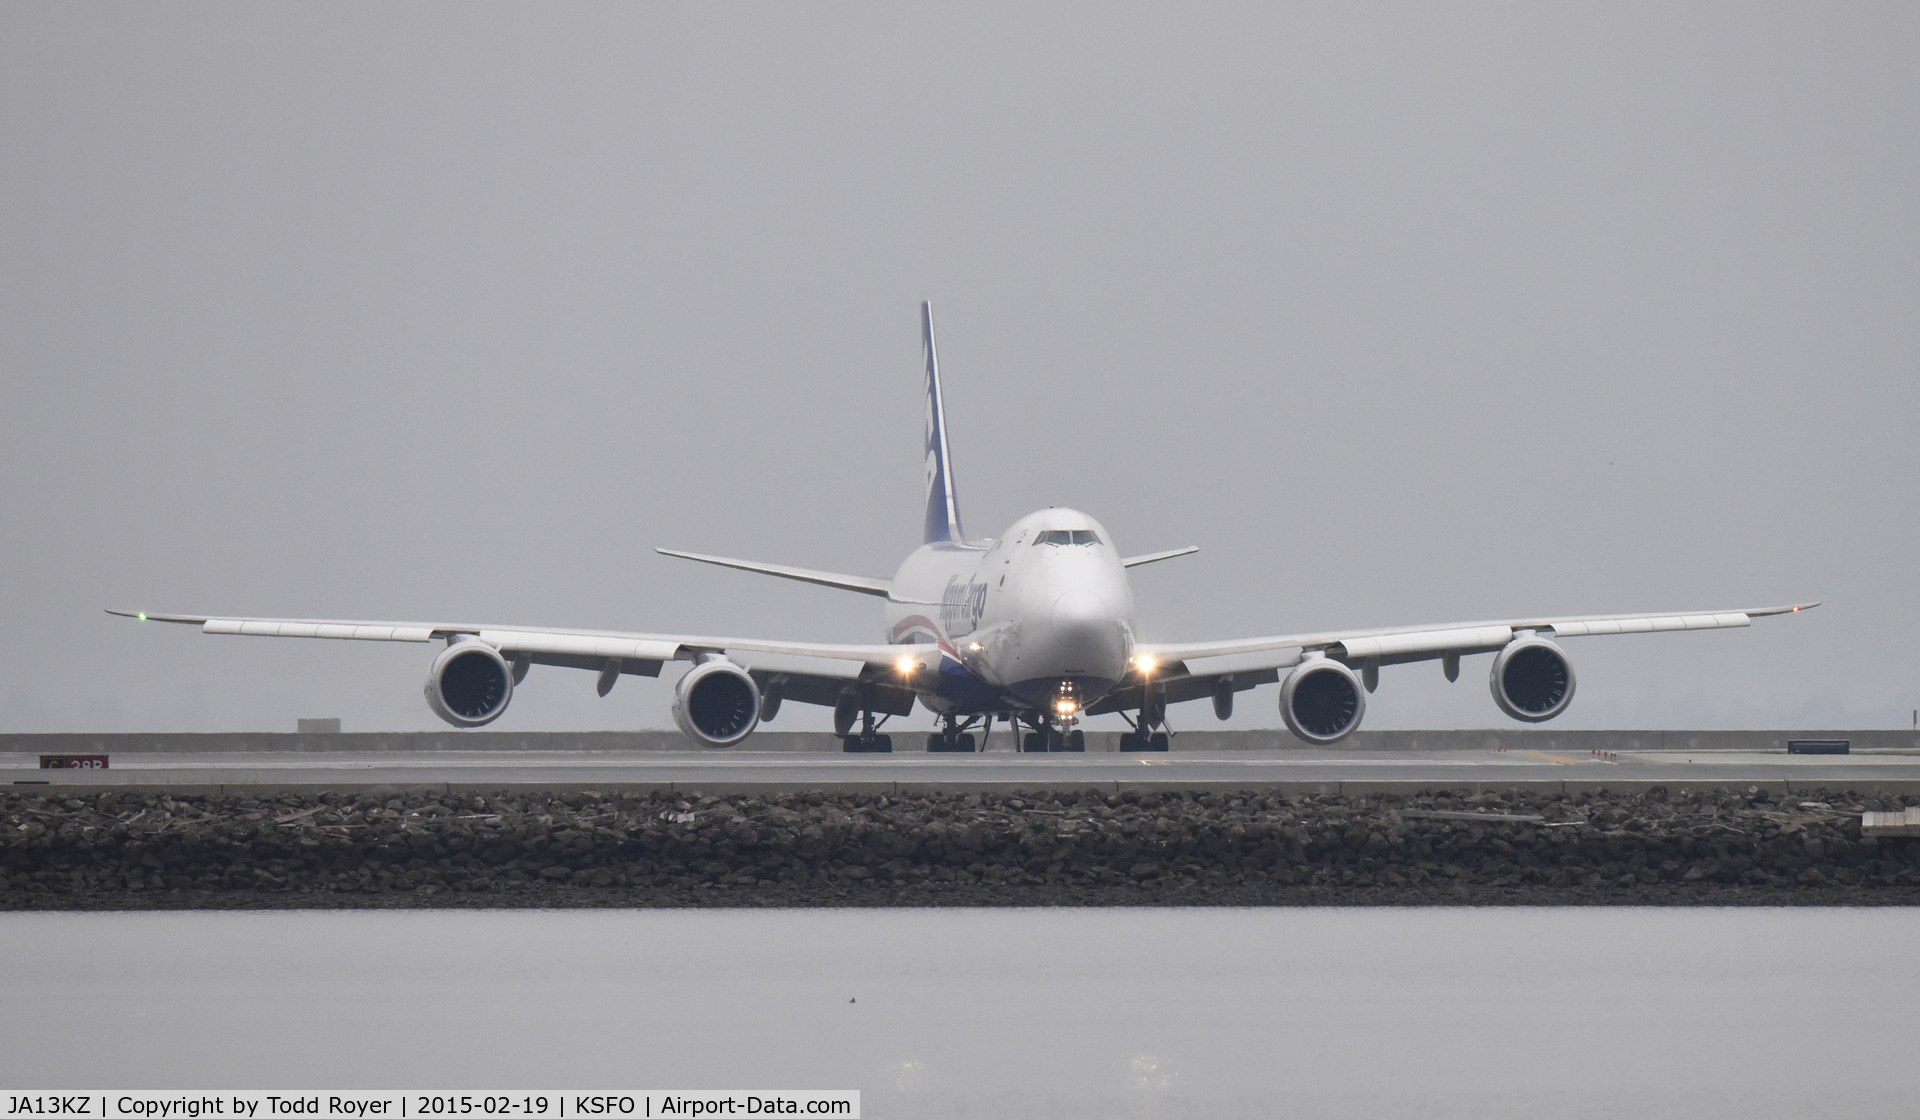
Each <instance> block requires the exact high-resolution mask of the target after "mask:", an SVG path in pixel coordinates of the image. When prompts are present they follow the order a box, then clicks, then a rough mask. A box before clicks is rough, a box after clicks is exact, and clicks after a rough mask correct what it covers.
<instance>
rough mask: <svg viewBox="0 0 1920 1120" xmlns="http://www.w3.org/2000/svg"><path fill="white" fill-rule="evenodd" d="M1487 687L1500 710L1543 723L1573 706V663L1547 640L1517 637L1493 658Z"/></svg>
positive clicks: (1513, 715) (1531, 721)
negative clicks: (1491, 690)
mask: <svg viewBox="0 0 1920 1120" xmlns="http://www.w3.org/2000/svg"><path fill="white" fill-rule="evenodd" d="M1488 685H1489V686H1490V687H1491V688H1492V689H1493V702H1494V703H1496V704H1498V705H1500V710H1501V711H1503V712H1505V713H1507V714H1508V715H1510V716H1512V717H1513V718H1514V719H1518V720H1525V721H1526V722H1528V723H1541V722H1544V721H1546V720H1550V719H1552V718H1553V717H1554V716H1557V715H1559V714H1560V713H1561V712H1564V711H1566V710H1567V705H1568V704H1571V703H1573V663H1572V662H1570V661H1568V660H1567V655H1566V654H1565V653H1563V652H1561V650H1560V647H1559V646H1556V645H1554V644H1553V643H1552V642H1549V641H1547V640H1546V639H1545V638H1533V637H1526V638H1515V639H1514V640H1513V641H1511V642H1508V643H1507V646H1506V648H1505V649H1503V650H1501V651H1500V653H1499V655H1498V656H1497V657H1495V658H1494V659H1493V674H1492V676H1491V677H1490V678H1489V680H1488Z"/></svg>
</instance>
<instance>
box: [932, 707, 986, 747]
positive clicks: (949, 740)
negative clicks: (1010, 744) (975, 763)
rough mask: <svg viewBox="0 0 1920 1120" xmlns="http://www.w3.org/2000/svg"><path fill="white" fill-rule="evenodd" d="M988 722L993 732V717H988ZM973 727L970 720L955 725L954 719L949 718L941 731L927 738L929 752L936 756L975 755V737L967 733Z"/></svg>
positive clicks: (941, 727)
mask: <svg viewBox="0 0 1920 1120" xmlns="http://www.w3.org/2000/svg"><path fill="white" fill-rule="evenodd" d="M987 720H988V724H987V728H988V730H989V731H991V730H992V728H993V724H992V720H993V717H992V716H988V717H987ZM972 726H973V721H972V720H968V721H967V722H965V723H962V724H955V723H954V722H953V718H952V717H951V716H949V717H948V718H947V719H946V720H945V721H943V722H942V724H941V726H940V730H939V731H936V732H934V733H933V734H931V735H929V736H927V750H929V751H931V752H933V753H935V754H972V753H974V750H973V736H971V735H969V734H967V733H966V732H967V729H968V728H970V727H972Z"/></svg>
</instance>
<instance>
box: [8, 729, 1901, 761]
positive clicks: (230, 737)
mask: <svg viewBox="0 0 1920 1120" xmlns="http://www.w3.org/2000/svg"><path fill="white" fill-rule="evenodd" d="M924 734H925V733H924V732H920V733H908V732H904V731H903V732H899V733H896V734H895V735H894V737H893V741H894V748H895V750H896V751H897V752H899V753H903V754H905V753H914V754H918V753H924V751H925V747H926V742H925V740H924ZM1119 739H1120V736H1119V733H1118V732H1112V731H1093V732H1088V733H1087V750H1088V752H1089V753H1096V752H1114V751H1117V750H1119ZM1789 739H1850V740H1852V742H1853V749H1854V751H1855V752H1860V751H1873V750H1920V733H1916V732H1913V731H1909V730H1902V731H1836V730H1833V729H1819V730H1792V731H1550V730H1544V729H1541V728H1521V727H1516V728H1488V729H1481V730H1465V731H1360V732H1356V733H1354V734H1353V735H1352V736H1351V737H1349V738H1347V739H1346V740H1344V741H1342V742H1341V743H1339V744H1337V745H1336V746H1335V747H1333V748H1331V749H1333V750H1341V751H1350V750H1358V751H1415V750H1418V751H1478V750H1510V751H1541V752H1544V753H1548V754H1568V755H1585V754H1589V753H1591V752H1593V751H1596V750H1599V751H1615V752H1619V751H1778V752H1781V753H1785V751H1786V749H1787V740H1789ZM992 745H993V747H994V749H996V750H1006V749H1008V748H1009V747H1010V746H1011V745H1012V744H1011V741H1010V740H1009V739H1008V737H1007V734H1006V732H1005V731H996V732H995V733H994V737H993V740H992ZM1172 745H1173V749H1174V750H1176V751H1215V752H1217V751H1259V750H1281V751H1319V750H1326V749H1329V748H1322V747H1314V746H1310V745H1309V744H1307V743H1303V742H1301V741H1300V740H1299V739H1296V738H1294V737H1293V735H1292V734H1291V733H1289V732H1287V731H1285V730H1273V731H1189V732H1186V733H1184V734H1180V735H1176V736H1174V738H1173V744H1172ZM699 749H701V748H699V747H698V746H697V745H695V744H694V743H693V742H692V741H691V740H689V739H688V738H687V737H686V736H684V735H682V734H680V733H679V732H678V731H451V730H449V731H390V732H388V731H365V732H340V733H333V734H327V733H322V734H308V735H302V734H299V733H297V732H296V733H286V732H244V731H241V732H217V733H212V734H160V733H149V732H126V733H120V732H112V733H87V732H79V733H73V734H12V735H3V734H0V754H36V755H37V754H105V755H113V754H141V753H146V754H219V753H261V754H278V753H295V754H299V753H333V752H349V753H380V752H386V751H395V752H421V751H691V750H699ZM735 750H739V751H798V752H813V753H821V754H838V753H840V740H839V739H837V738H835V737H834V736H833V735H831V734H829V733H827V732H824V731H822V732H791V731H763V732H759V733H757V734H755V735H754V736H752V737H751V738H749V739H748V740H747V741H746V742H745V743H744V744H742V745H741V746H740V747H737V748H735ZM716 753H718V752H716Z"/></svg>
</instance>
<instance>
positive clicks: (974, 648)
mask: <svg viewBox="0 0 1920 1120" xmlns="http://www.w3.org/2000/svg"><path fill="white" fill-rule="evenodd" d="M1793 609H1794V610H1796V611H1797V610H1799V609H1800V608H1799V607H1795V608H1793ZM982 648H983V647H982V646H981V645H980V643H979V642H968V643H967V649H968V651H969V652H972V653H979V652H980V650H981V649H982Z"/></svg>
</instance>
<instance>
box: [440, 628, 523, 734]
mask: <svg viewBox="0 0 1920 1120" xmlns="http://www.w3.org/2000/svg"><path fill="white" fill-rule="evenodd" d="M511 699H513V667H512V666H510V665H508V664H507V659H506V658H504V657H501V656H500V651H499V650H496V649H494V648H493V647H492V646H490V645H488V644H486V643H485V642H477V641H465V642H456V643H454V644H453V645H450V646H448V647H447V648H446V649H445V650H443V651H442V652H441V654H440V656H438V657H436V658H434V659H433V668H431V669H429V670H428V671H427V707H429V708H432V709H433V714H434V715H437V716H439V717H440V718H441V719H444V720H446V721H447V722H448V723H451V724H452V725H454V726H455V727H480V726H482V725H484V724H489V723H492V722H493V721H494V720H496V719H499V718H500V713H501V712H504V711H506V710H507V701H509V700H511Z"/></svg>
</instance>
